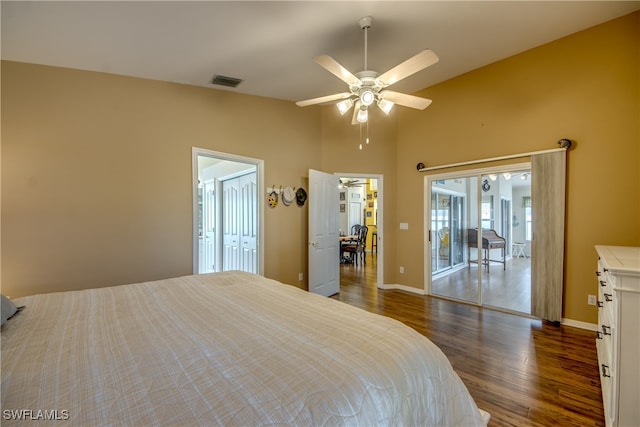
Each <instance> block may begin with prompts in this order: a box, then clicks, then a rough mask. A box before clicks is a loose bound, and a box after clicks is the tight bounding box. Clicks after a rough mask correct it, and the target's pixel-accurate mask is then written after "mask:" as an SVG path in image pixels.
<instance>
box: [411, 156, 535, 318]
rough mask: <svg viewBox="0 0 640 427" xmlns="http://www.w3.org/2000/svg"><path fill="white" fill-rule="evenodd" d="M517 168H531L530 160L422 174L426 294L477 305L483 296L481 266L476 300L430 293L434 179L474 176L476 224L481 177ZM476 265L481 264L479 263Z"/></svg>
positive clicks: (434, 243)
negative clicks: (475, 185) (476, 207)
mask: <svg viewBox="0 0 640 427" xmlns="http://www.w3.org/2000/svg"><path fill="white" fill-rule="evenodd" d="M519 169H531V162H530V161H528V162H524V163H523V162H520V163H510V164H503V165H498V166H491V167H483V168H474V169H465V170H458V171H454V172H440V173H438V171H433V174H430V175H425V176H424V188H423V200H424V215H423V218H424V245H425V246H424V247H425V252H424V293H425V294H426V295H432V296H436V297H438V298H443V299H449V300H453V301H461V302H464V303H467V304H472V305H477V306H482V305H483V298H482V276H483V269H482V268H478V269H477V270H478V277H477V282H476V285H477V287H478V290H477V291H478V292H477V295H478V299H477V301H469V300H460V299H457V298H452V297H447V296H444V295H434V294H433V293H432V286H431V284H432V279H433V276H432V266H431V254H432V251H433V247H434V245H437V239H436V238H435V236H433V235H432V231H431V223H432V222H431V221H432V218H431V212H432V211H431V209H432V206H431V193H432V187H433V183H434V182H435V181H440V180H447V179H454V178H476V184H477V190H476V194H477V199H476V201H475V203H476V204H477V206H478V209H477V215H478V217H477V219H476V222H475V223H476V224H482V209H480V207H481V206H482V194H483V191H482V178H483V176H486V175H488V174H494V173H503V172H512V171H514V170H519ZM466 199H467V203H474V201H473V200H471V199H472V197H466ZM467 219H468V220H469V221H471V220H472V218H467ZM478 241H479V242H480V241H482V240H481V238H480V236H479V237H478ZM481 256H482V250H479V251H476V261H478V262H479V261H480V257H481ZM478 265H481V264H480V263H479V264H478Z"/></svg>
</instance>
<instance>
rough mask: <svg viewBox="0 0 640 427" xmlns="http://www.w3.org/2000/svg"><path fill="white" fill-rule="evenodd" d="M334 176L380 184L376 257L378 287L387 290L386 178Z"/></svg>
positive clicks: (378, 175)
mask: <svg viewBox="0 0 640 427" xmlns="http://www.w3.org/2000/svg"><path fill="white" fill-rule="evenodd" d="M334 175H335V176H336V177H337V178H338V179H340V178H365V179H375V180H377V183H378V190H377V191H378V218H377V219H376V230H377V232H378V242H377V244H376V256H377V257H378V262H377V264H378V268H377V270H376V287H377V288H378V289H385V286H384V176H383V175H381V174H371V173H342V172H336V173H334Z"/></svg>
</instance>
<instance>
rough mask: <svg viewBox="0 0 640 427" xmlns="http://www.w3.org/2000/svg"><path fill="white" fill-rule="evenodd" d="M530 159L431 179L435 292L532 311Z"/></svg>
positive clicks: (431, 260) (432, 285)
mask: <svg viewBox="0 0 640 427" xmlns="http://www.w3.org/2000/svg"><path fill="white" fill-rule="evenodd" d="M530 177H531V171H530V166H529V164H528V163H527V164H519V165H517V167H515V168H514V169H507V168H506V167H500V168H495V169H481V170H474V171H465V172H463V173H448V174H442V175H437V176H432V177H427V178H426V179H427V180H428V183H429V186H428V187H427V188H429V189H430V194H426V195H425V197H428V199H427V200H428V201H429V203H428V209H427V212H428V218H425V225H426V226H428V227H429V230H430V231H429V237H430V239H429V242H428V244H429V245H430V251H429V254H430V256H429V260H428V262H429V263H430V268H428V269H427V271H428V280H429V281H430V283H429V286H428V289H430V292H431V294H433V295H436V296H441V297H445V298H449V299H455V300H461V301H465V302H469V303H473V304H478V305H486V306H491V307H495V308H499V309H503V310H507V311H515V312H522V313H526V314H530V313H531V257H530V254H531V232H530V227H529V226H528V224H530V222H531V217H532V215H533V213H532V212H531V207H530V206H531V184H530V182H531V180H530Z"/></svg>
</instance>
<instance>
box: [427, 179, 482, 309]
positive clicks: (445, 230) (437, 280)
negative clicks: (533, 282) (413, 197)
mask: <svg viewBox="0 0 640 427" xmlns="http://www.w3.org/2000/svg"><path fill="white" fill-rule="evenodd" d="M476 187H477V178H476V177H468V178H467V177H460V178H455V179H443V180H435V181H433V182H432V183H431V196H430V198H431V208H430V216H431V228H430V229H431V277H432V278H433V282H432V288H431V289H432V293H433V294H434V295H440V296H443V297H447V298H453V299H459V300H463V301H468V302H476V301H477V300H478V297H479V294H478V286H477V280H478V279H477V276H476V275H473V274H472V272H471V271H470V270H469V269H467V264H468V263H467V259H468V254H467V253H466V247H467V245H466V235H467V229H468V228H469V227H472V224H473V218H474V217H477V214H475V216H474V214H473V212H477V211H476V210H475V209H473V208H472V207H474V206H476V204H475V203H474V202H473V201H474V200H475V199H474V195H475V194H477V189H476ZM475 224H477V222H476V223H475Z"/></svg>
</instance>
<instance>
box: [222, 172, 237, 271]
mask: <svg viewBox="0 0 640 427" xmlns="http://www.w3.org/2000/svg"><path fill="white" fill-rule="evenodd" d="M222 199H223V200H222V224H223V225H222V240H223V243H222V271H229V270H240V269H241V268H240V255H241V254H240V217H239V214H240V184H239V182H238V180H237V179H230V180H228V181H224V182H223V183H222Z"/></svg>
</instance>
